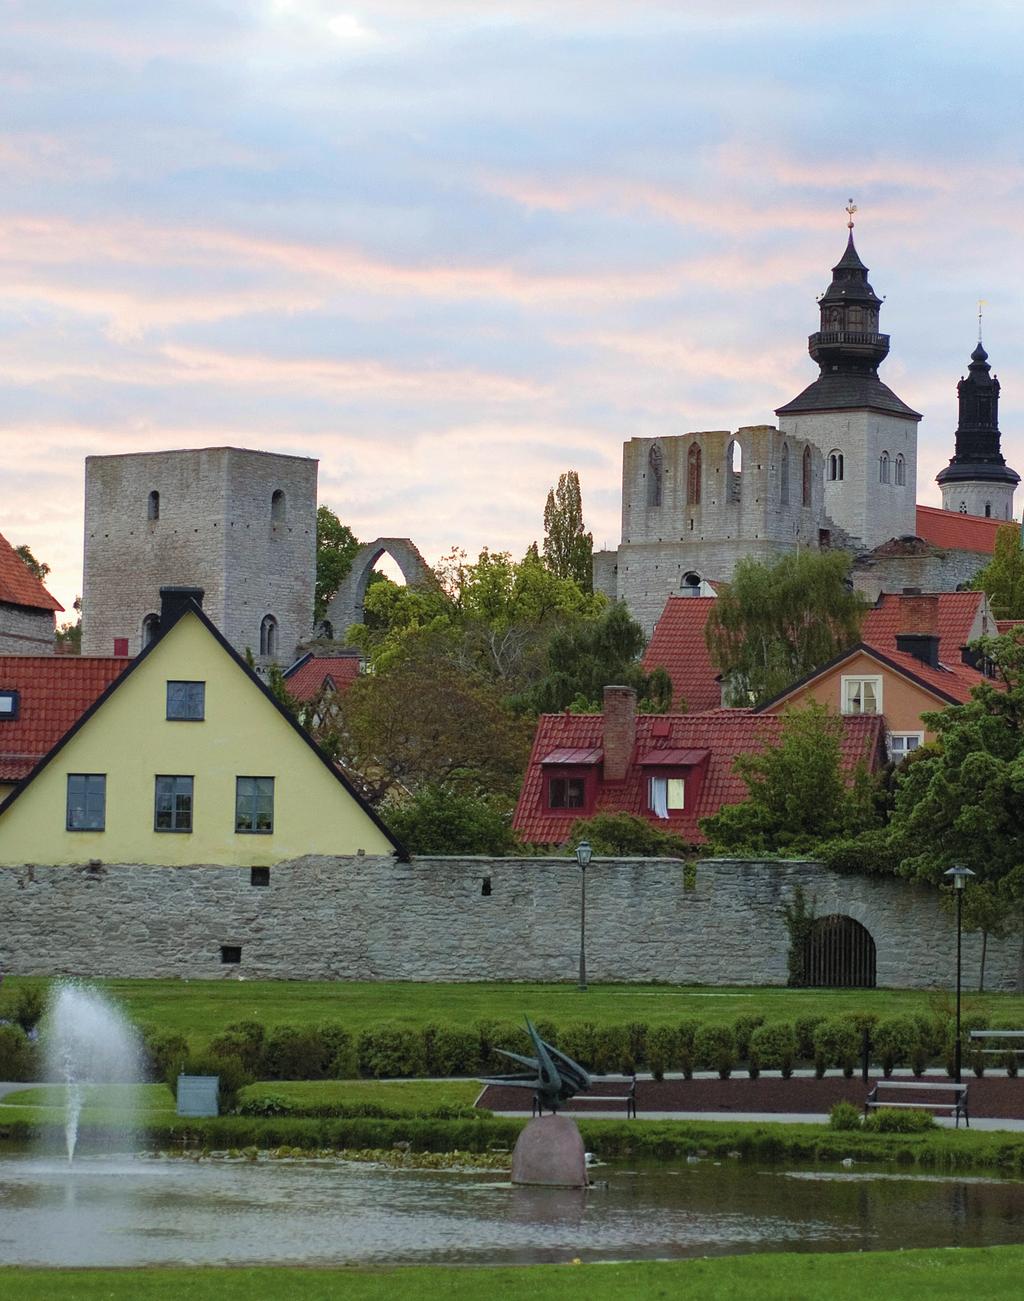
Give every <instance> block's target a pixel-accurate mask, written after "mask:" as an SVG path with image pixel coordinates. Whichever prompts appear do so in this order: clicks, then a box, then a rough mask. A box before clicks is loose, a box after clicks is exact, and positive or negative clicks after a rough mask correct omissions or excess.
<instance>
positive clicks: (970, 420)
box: [935, 318, 1020, 520]
mask: <svg viewBox="0 0 1024 1301" xmlns="http://www.w3.org/2000/svg"><path fill="white" fill-rule="evenodd" d="M979 319H980V318H979ZM980 333H981V332H980V330H979V338H978V346H977V347H976V348H975V350H974V351H973V352H972V353H971V364H970V366H969V367H968V370H967V376H966V378H964V377H963V376H961V378H960V383H959V384H958V385H957V386H956V391H957V397H958V398H959V402H960V419H959V422H958V424H957V428H956V451H955V453H954V455H953V458H952V460H951V461H950V463H949V464H948V465H947V466H946V468H945V469H944V470H940V471H939V473H938V474H937V475H936V476H935V482H936V483H937V484H938V485H939V487H940V488H941V489H942V508H943V510H952V511H959V513H960V514H961V515H984V516H986V517H987V518H990V519H1005V520H1009V519H1013V491H1014V489H1015V488H1016V486H1017V484H1018V483H1020V475H1019V474H1017V472H1016V471H1015V470H1011V469H1010V467H1009V466H1008V465H1007V464H1006V461H1005V460H1004V459H1003V454H1002V452H1000V450H999V380H998V379H997V378H996V377H995V376H994V375H992V374H991V369H992V368H991V366H989V364H988V353H987V352H986V351H985V349H984V348H983V347H982V345H981V338H980Z"/></svg>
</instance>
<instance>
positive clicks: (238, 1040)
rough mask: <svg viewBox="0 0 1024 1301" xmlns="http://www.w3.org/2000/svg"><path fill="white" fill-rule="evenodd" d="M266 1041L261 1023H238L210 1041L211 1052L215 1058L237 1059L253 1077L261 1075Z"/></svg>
mask: <svg viewBox="0 0 1024 1301" xmlns="http://www.w3.org/2000/svg"><path fill="white" fill-rule="evenodd" d="M265 1040H266V1035H265V1033H264V1030H263V1026H262V1025H260V1023H259V1021H236V1022H235V1023H234V1024H233V1025H229V1026H228V1027H227V1028H226V1029H225V1030H224V1031H223V1033H221V1034H219V1035H215V1036H214V1037H213V1038H212V1039H211V1040H210V1052H211V1053H213V1055H214V1056H215V1057H237V1058H238V1060H239V1061H240V1062H241V1063H242V1065H243V1066H244V1067H245V1069H246V1070H247V1071H248V1072H249V1073H250V1074H251V1075H261V1074H262V1073H263V1049H264V1044H265Z"/></svg>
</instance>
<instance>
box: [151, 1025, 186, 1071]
mask: <svg viewBox="0 0 1024 1301" xmlns="http://www.w3.org/2000/svg"><path fill="white" fill-rule="evenodd" d="M142 1046H143V1051H144V1052H145V1054H146V1064H147V1067H148V1074H149V1078H150V1079H152V1080H166V1079H167V1078H168V1077H169V1076H170V1075H171V1074H172V1073H173V1074H174V1075H175V1076H177V1073H178V1067H179V1066H180V1065H181V1063H182V1062H183V1061H184V1060H185V1058H186V1057H187V1056H188V1054H189V1047H188V1040H187V1039H186V1038H185V1036H184V1035H181V1034H175V1033H174V1032H173V1031H168V1030H155V1031H154V1030H149V1031H147V1032H146V1034H145V1035H144V1036H143V1040H142Z"/></svg>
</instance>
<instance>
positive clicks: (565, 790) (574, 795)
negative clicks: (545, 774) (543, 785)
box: [547, 777, 587, 809]
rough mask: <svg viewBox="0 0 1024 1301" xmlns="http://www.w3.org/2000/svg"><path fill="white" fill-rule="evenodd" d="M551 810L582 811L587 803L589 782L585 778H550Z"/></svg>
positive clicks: (549, 804) (549, 800)
mask: <svg viewBox="0 0 1024 1301" xmlns="http://www.w3.org/2000/svg"><path fill="white" fill-rule="evenodd" d="M547 782H548V808H549V809H582V808H585V807H586V803H587V780H586V778H585V777H549V778H548V779H547Z"/></svg>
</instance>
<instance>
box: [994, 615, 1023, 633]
mask: <svg viewBox="0 0 1024 1301" xmlns="http://www.w3.org/2000/svg"><path fill="white" fill-rule="evenodd" d="M1022 623H1024V619H997V620H996V632H997V633H998V634H999V636H1000V637H1005V636H1006V634H1007V633H1008V632H1013V630H1014V628H1019V627H1020V626H1021V624H1022Z"/></svg>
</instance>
